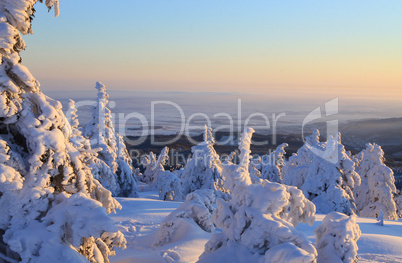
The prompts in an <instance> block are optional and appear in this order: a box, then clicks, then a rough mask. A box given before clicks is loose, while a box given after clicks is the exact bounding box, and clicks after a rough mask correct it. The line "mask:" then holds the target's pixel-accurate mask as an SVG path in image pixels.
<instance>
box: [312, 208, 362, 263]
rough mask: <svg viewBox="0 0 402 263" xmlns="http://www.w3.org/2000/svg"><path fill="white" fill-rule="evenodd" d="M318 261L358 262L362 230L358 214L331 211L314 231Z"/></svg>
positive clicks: (330, 262) (327, 262)
mask: <svg viewBox="0 0 402 263" xmlns="http://www.w3.org/2000/svg"><path fill="white" fill-rule="evenodd" d="M314 233H315V236H316V244H317V250H318V258H317V262H318V263H321V262H322V263H332V262H334V263H335V262H345V263H347V262H348V263H349V262H350V263H352V262H357V250H358V247H357V240H359V238H360V235H361V232H360V228H359V225H358V224H357V223H356V215H351V216H347V215H345V214H342V213H339V212H331V213H329V214H328V215H327V216H325V218H324V220H323V221H322V224H321V225H320V226H319V227H317V228H316V230H315V231H314Z"/></svg>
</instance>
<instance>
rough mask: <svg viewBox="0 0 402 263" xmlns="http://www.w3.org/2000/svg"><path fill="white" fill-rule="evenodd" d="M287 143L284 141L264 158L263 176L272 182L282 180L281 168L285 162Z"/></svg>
mask: <svg viewBox="0 0 402 263" xmlns="http://www.w3.org/2000/svg"><path fill="white" fill-rule="evenodd" d="M286 147H288V144H287V143H282V144H281V145H279V146H278V147H276V149H275V151H273V152H272V153H270V154H269V155H266V156H264V158H263V159H262V164H261V166H262V168H261V178H262V179H267V180H268V181H271V182H276V183H280V182H282V176H281V170H282V167H283V166H284V164H285V153H286V152H285V148H286Z"/></svg>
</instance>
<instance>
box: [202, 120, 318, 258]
mask: <svg viewBox="0 0 402 263" xmlns="http://www.w3.org/2000/svg"><path fill="white" fill-rule="evenodd" d="M253 132H254V130H253V129H251V128H246V130H245V131H244V132H243V134H242V136H241V140H240V144H239V149H240V163H239V164H238V165H236V164H233V163H231V162H225V163H224V164H223V178H224V184H225V186H226V187H227V188H228V189H229V190H230V191H231V193H232V199H231V200H230V201H225V200H223V199H221V198H219V199H217V201H216V205H217V208H216V210H215V211H214V212H213V214H212V220H213V223H214V224H215V225H216V226H217V227H218V228H220V229H222V232H217V233H215V234H213V236H212V238H211V239H210V240H209V241H208V242H207V243H206V245H205V251H204V253H203V254H202V255H201V256H200V258H199V262H223V261H230V262H245V261H246V260H247V261H249V262H315V258H316V256H317V251H316V249H315V247H314V246H313V244H312V243H311V242H310V241H309V240H308V238H307V237H306V236H305V235H304V234H303V233H302V232H299V231H297V230H296V229H295V228H294V224H292V222H295V223H298V222H310V223H312V222H313V221H314V213H315V210H314V205H313V204H312V203H311V202H310V201H309V200H307V199H306V198H304V196H303V194H302V193H301V191H300V190H298V189H296V188H294V187H292V188H291V191H292V190H295V191H293V193H289V192H288V189H287V188H286V186H284V185H281V184H278V183H271V182H269V181H267V180H263V181H262V183H261V184H252V183H251V180H250V174H249V172H248V171H249V169H248V167H249V161H250V143H251V136H252V134H253ZM291 196H292V197H293V198H294V200H293V204H295V205H296V206H297V207H294V208H296V209H294V208H291V207H289V202H290V200H289V199H290V197H291Z"/></svg>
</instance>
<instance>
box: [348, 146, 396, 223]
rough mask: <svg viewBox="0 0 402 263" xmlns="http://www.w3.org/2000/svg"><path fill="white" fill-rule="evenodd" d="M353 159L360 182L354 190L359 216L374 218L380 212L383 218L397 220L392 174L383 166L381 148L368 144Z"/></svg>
mask: <svg viewBox="0 0 402 263" xmlns="http://www.w3.org/2000/svg"><path fill="white" fill-rule="evenodd" d="M355 159H356V160H357V161H358V166H357V169H356V170H357V172H358V174H359V175H360V176H361V181H362V182H361V184H360V186H359V187H356V188H355V190H354V193H355V196H356V205H357V211H358V213H359V215H360V216H363V217H375V218H376V217H377V216H378V215H379V213H380V210H382V211H383V213H384V218H388V219H392V220H396V219H398V215H397V207H396V204H395V201H394V195H395V194H396V191H397V190H396V187H395V177H394V172H393V171H392V170H391V169H390V168H389V167H387V166H386V165H385V164H384V151H383V150H382V149H381V146H379V145H377V144H371V143H368V144H367V145H366V149H364V150H363V151H361V152H360V153H359V154H358V155H357V156H355Z"/></svg>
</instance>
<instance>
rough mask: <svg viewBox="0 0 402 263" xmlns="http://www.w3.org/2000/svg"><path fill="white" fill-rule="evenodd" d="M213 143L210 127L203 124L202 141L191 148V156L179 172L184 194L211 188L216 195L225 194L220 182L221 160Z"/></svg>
mask: <svg viewBox="0 0 402 263" xmlns="http://www.w3.org/2000/svg"><path fill="white" fill-rule="evenodd" d="M214 144H215V140H214V138H213V136H212V129H211V128H209V129H208V128H207V127H206V126H205V131H204V141H203V142H201V143H199V144H198V145H196V146H193V147H192V148H191V152H192V157H191V159H189V161H188V162H187V164H186V166H185V167H184V170H183V171H182V173H181V178H180V180H181V184H182V188H183V193H184V195H186V194H188V193H191V192H194V191H195V190H197V189H213V190H215V193H216V194H217V195H218V196H222V197H224V196H226V195H227V190H226V189H225V188H224V187H223V182H222V176H221V173H222V167H221V162H220V160H219V155H218V154H217V153H216V151H215V149H214Z"/></svg>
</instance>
